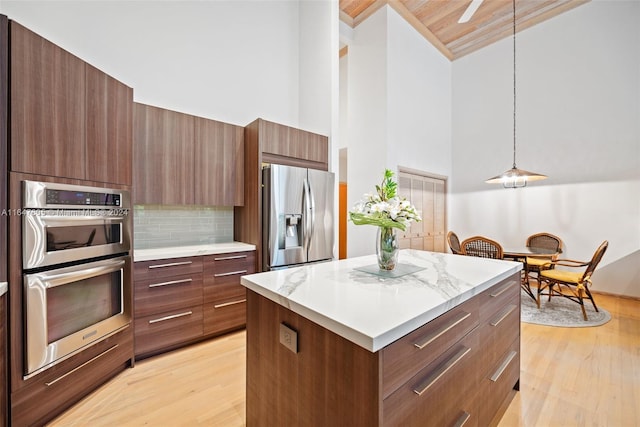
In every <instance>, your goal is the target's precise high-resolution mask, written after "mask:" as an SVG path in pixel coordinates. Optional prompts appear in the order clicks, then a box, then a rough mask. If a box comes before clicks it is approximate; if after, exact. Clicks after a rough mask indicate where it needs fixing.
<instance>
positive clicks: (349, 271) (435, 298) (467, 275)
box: [241, 249, 522, 352]
mask: <svg viewBox="0 0 640 427" xmlns="http://www.w3.org/2000/svg"><path fill="white" fill-rule="evenodd" d="M398 261H399V264H404V265H406V266H415V267H416V268H423V269H422V270H420V271H418V272H415V273H411V274H408V275H405V276H401V277H397V278H388V277H380V276H378V275H374V274H371V273H367V272H363V271H359V270H356V268H358V267H366V266H374V265H376V256H375V255H370V256H364V257H358V258H349V259H344V260H340V261H332V262H325V263H320V264H310V265H307V266H302V267H295V268H290V269H286V270H276V271H270V272H265V273H256V274H250V275H247V276H243V277H242V278H241V283H242V284H243V285H244V286H245V287H247V288H248V289H250V290H252V291H254V292H257V293H258V294H260V295H262V296H264V297H266V298H269V299H270V300H272V301H274V302H276V303H278V304H280V305H282V306H284V307H286V308H288V309H290V310H292V311H293V312H295V313H297V314H299V315H301V316H303V317H305V318H307V319H309V320H311V321H313V322H315V323H317V324H319V325H321V326H323V327H325V328H327V329H329V330H330V331H332V332H334V333H336V334H338V335H340V336H342V337H344V338H346V339H348V340H350V341H352V342H354V343H356V344H358V345H360V346H361V347H364V348H365V349H367V350H369V351H371V352H376V351H378V350H380V349H382V348H383V347H385V346H387V345H388V344H391V343H392V342H394V341H396V340H397V339H398V338H401V337H403V336H404V335H406V334H408V333H410V332H412V331H414V330H415V329H417V328H419V327H421V326H422V325H424V324H426V323H428V322H430V321H431V320H433V319H435V318H436V317H438V316H440V315H441V314H443V313H445V312H447V311H449V310H450V309H451V308H453V307H455V306H457V305H459V304H461V303H462V302H464V301H466V300H468V299H469V298H471V297H473V296H474V295H477V294H479V293H481V292H482V291H484V290H486V289H488V288H490V287H491V286H493V285H495V284H496V283H498V282H500V281H501V280H503V279H506V278H507V277H509V276H511V275H512V274H514V273H516V272H518V271H520V270H521V269H522V264H521V263H518V262H512V261H502V260H493V259H486V258H477V257H471V256H463V255H452V254H444V253H437V252H426V251H416V250H409V249H407V250H402V251H400V255H399V260H398ZM396 268H398V267H396ZM514 286H519V281H516V282H515V283H514Z"/></svg>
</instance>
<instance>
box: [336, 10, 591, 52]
mask: <svg viewBox="0 0 640 427" xmlns="http://www.w3.org/2000/svg"><path fill="white" fill-rule="evenodd" d="M588 1H589V0H516V30H517V31H521V30H524V29H525V28H529V27H531V26H533V25H535V24H538V23H540V22H542V21H545V20H547V19H549V18H552V17H554V16H556V15H559V14H561V13H563V12H566V11H567V10H570V9H573V8H574V7H576V6H580V5H581V4H584V3H586V2H588ZM470 3H471V0H340V19H341V20H342V21H343V22H345V23H346V24H347V25H349V26H351V27H356V26H357V25H358V24H360V23H361V22H362V21H364V20H365V19H367V18H368V17H369V16H371V15H372V14H373V13H374V12H375V11H377V10H378V9H380V8H381V7H383V6H384V5H386V4H388V5H389V6H390V7H392V8H393V9H394V10H395V11H396V12H398V13H399V14H400V16H402V17H403V18H404V19H406V20H407V22H409V24H411V25H412V26H413V27H414V28H415V29H416V30H417V31H418V32H419V33H420V34H422V35H423V36H424V37H425V38H426V39H427V40H428V41H429V42H431V44H433V45H434V46H435V47H436V48H437V49H438V50H439V51H440V52H442V53H443V54H444V55H445V56H446V57H447V58H449V59H450V60H452V61H453V60H455V59H457V58H460V57H462V56H464V55H468V54H469V53H471V52H474V51H476V50H478V49H480V48H483V47H485V46H487V45H490V44H491V43H494V42H496V41H498V40H500V39H503V38H505V37H508V36H510V35H512V34H513V2H512V1H511V0H484V1H483V2H482V3H481V4H480V7H479V8H478V9H477V10H476V11H475V13H474V14H473V15H472V17H471V19H470V20H469V21H468V22H466V23H458V20H459V19H460V17H461V16H462V15H463V13H464V12H465V10H466V9H467V8H468V7H469V4H470Z"/></svg>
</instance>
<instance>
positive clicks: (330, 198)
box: [262, 165, 335, 271]
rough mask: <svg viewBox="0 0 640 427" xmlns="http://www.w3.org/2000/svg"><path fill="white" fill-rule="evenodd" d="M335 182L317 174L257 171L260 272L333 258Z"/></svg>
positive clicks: (269, 168)
mask: <svg viewBox="0 0 640 427" xmlns="http://www.w3.org/2000/svg"><path fill="white" fill-rule="evenodd" d="M334 182H335V177H334V174H333V173H332V172H325V171H321V170H316V169H306V168H299V167H293V166H283V165H268V166H265V167H264V168H263V169H262V183H263V193H262V230H263V236H262V253H263V263H262V266H263V270H264V271H268V270H274V269H278V268H283V267H290V266H294V265H300V264H305V263H311V262H320V261H328V260H331V259H333V249H334V248H333V246H334V215H335V214H334Z"/></svg>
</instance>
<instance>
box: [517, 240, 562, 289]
mask: <svg viewBox="0 0 640 427" xmlns="http://www.w3.org/2000/svg"><path fill="white" fill-rule="evenodd" d="M562 246H563V244H562V239H560V238H559V237H558V236H554V235H553V234H550V233H537V234H532V235H531V236H529V237H527V247H528V248H530V247H533V248H544V249H550V250H552V251H555V252H556V253H555V254H554V255H553V256H551V257H549V256H535V257H531V256H530V257H527V258H526V260H524V261H525V262H524V273H525V277H524V279H525V280H527V279H528V278H529V277H530V276H529V274H530V273H536V274H538V273H540V270H545V269H548V268H552V267H553V265H552V264H549V261H555V260H556V259H558V255H559V254H561V253H562Z"/></svg>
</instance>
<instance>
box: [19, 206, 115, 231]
mask: <svg viewBox="0 0 640 427" xmlns="http://www.w3.org/2000/svg"><path fill="white" fill-rule="evenodd" d="M96 210H97V209H96ZM25 219H26V220H27V221H30V222H35V223H36V224H38V225H39V226H40V227H43V226H46V227H56V226H58V227H69V226H71V225H77V224H82V225H103V224H104V223H122V222H124V219H125V218H124V216H123V215H77V216H76V215H49V214H46V213H45V214H41V215H35V214H33V215H29V212H28V211H26V213H25Z"/></svg>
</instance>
